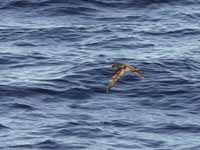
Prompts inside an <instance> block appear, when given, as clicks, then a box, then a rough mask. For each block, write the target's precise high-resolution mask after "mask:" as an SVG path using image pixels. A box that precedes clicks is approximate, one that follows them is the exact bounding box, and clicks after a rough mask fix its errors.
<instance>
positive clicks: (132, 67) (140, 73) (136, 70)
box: [126, 66, 144, 78]
mask: <svg viewBox="0 0 200 150" xmlns="http://www.w3.org/2000/svg"><path fill="white" fill-rule="evenodd" d="M126 71H130V72H132V73H135V74H136V75H137V76H138V77H140V78H144V74H143V73H142V72H141V71H140V70H139V69H138V68H136V67H134V66H127V69H126Z"/></svg>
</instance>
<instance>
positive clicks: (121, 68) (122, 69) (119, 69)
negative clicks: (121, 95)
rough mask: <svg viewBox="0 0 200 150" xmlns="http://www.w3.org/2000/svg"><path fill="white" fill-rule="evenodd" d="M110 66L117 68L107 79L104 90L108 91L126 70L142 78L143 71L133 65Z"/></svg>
mask: <svg viewBox="0 0 200 150" xmlns="http://www.w3.org/2000/svg"><path fill="white" fill-rule="evenodd" d="M112 68H114V69H117V70H116V71H115V72H114V74H113V75H112V78H111V79H110V80H109V81H108V86H107V89H106V92H107V93H108V92H109V90H110V89H111V88H112V87H113V86H114V85H115V83H116V82H117V81H118V79H119V78H120V77H121V76H122V75H123V74H124V73H125V72H126V71H129V72H132V73H135V74H136V75H137V76H139V77H140V78H144V76H143V73H142V72H141V71H140V70H139V69H138V68H136V67H134V66H129V65H127V64H113V65H112Z"/></svg>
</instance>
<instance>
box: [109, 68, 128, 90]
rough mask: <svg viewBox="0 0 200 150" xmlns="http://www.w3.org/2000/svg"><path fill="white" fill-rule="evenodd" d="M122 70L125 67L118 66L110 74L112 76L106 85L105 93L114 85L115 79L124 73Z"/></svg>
mask: <svg viewBox="0 0 200 150" xmlns="http://www.w3.org/2000/svg"><path fill="white" fill-rule="evenodd" d="M124 72H125V68H119V69H117V70H116V71H115V73H114V74H113V75H112V78H111V79H110V80H109V81H108V86H107V89H106V92H107V93H108V92H109V90H110V89H111V88H112V87H113V86H114V85H115V83H116V82H117V80H118V79H119V78H120V77H121V76H122V75H123V74H124Z"/></svg>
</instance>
